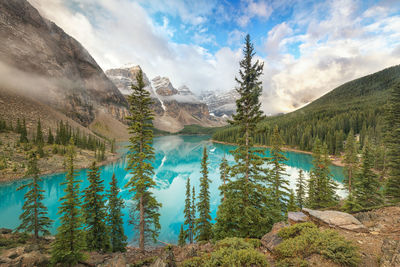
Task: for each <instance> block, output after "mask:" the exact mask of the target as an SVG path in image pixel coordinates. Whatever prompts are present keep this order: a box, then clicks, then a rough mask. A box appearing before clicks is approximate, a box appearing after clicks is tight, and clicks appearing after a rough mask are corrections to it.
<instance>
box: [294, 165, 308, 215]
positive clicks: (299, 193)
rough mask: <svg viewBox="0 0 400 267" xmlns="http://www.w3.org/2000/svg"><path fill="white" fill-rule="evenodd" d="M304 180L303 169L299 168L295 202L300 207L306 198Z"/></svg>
mask: <svg viewBox="0 0 400 267" xmlns="http://www.w3.org/2000/svg"><path fill="white" fill-rule="evenodd" d="M306 188H307V185H306V181H305V179H304V174H303V170H302V169H300V170H299V176H298V177H297V181H296V202H297V205H298V206H299V207H300V209H302V208H303V207H304V204H305V200H306Z"/></svg>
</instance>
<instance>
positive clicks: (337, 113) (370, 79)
mask: <svg viewBox="0 0 400 267" xmlns="http://www.w3.org/2000/svg"><path fill="white" fill-rule="evenodd" d="M399 82H400V65H397V66H393V67H390V68H387V69H384V70H382V71H379V72H376V73H373V74H370V75H367V76H365V77H361V78H359V79H355V80H353V81H350V82H347V83H345V84H343V85H341V86H339V87H337V88H335V89H333V90H332V91H330V92H329V93H327V94H325V95H324V96H322V97H320V98H319V99H317V100H315V101H313V102H312V103H310V104H308V105H306V106H304V107H302V108H301V109H298V110H296V111H293V112H291V113H288V114H284V115H279V116H271V117H267V118H266V119H265V120H264V121H263V122H262V123H260V125H259V129H260V132H259V133H258V134H257V135H256V136H255V141H256V142H257V143H258V144H263V145H269V144H270V137H271V134H272V131H273V128H274V126H275V125H277V126H278V127H279V129H280V132H281V135H282V137H283V139H284V142H285V144H286V145H287V146H291V147H295V148H298V149H301V150H311V149H312V146H313V143H314V141H315V140H316V139H317V138H318V139H320V140H321V141H323V142H325V143H326V144H327V147H328V151H329V153H331V154H337V155H339V154H340V153H341V152H343V149H344V146H343V144H344V142H345V139H346V137H347V135H348V134H349V132H350V130H353V132H354V133H355V134H357V135H358V136H359V141H360V145H361V146H362V145H363V143H364V141H365V140H366V139H367V138H368V139H370V140H371V141H372V142H373V143H374V144H376V145H379V144H382V141H383V129H384V112H385V104H386V102H387V99H388V96H389V92H390V89H391V88H392V87H393V86H394V85H395V84H396V83H399ZM237 136H238V132H237V129H236V128H232V127H228V128H225V129H223V130H221V131H218V132H216V133H215V134H214V136H213V138H214V139H215V140H219V141H227V142H236V141H237Z"/></svg>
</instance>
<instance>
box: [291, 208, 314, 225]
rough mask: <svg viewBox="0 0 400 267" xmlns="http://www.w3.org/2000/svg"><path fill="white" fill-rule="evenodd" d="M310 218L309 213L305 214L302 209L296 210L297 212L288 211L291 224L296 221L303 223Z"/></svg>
mask: <svg viewBox="0 0 400 267" xmlns="http://www.w3.org/2000/svg"><path fill="white" fill-rule="evenodd" d="M308 220H309V219H308V217H307V215H305V214H304V213H303V212H301V211H296V212H292V211H291V212H288V221H289V223H290V224H295V223H303V222H307V221H308Z"/></svg>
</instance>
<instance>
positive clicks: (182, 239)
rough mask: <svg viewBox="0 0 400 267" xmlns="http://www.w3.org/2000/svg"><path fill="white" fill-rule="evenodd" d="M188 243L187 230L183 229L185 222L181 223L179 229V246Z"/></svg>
mask: <svg viewBox="0 0 400 267" xmlns="http://www.w3.org/2000/svg"><path fill="white" fill-rule="evenodd" d="M184 245H186V231H185V230H183V224H181V230H180V231H179V237H178V246H180V247H183V246H184Z"/></svg>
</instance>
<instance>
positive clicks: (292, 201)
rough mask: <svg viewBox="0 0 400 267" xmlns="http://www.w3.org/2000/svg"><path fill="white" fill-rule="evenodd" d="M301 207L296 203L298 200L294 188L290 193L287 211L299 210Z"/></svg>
mask: <svg viewBox="0 0 400 267" xmlns="http://www.w3.org/2000/svg"><path fill="white" fill-rule="evenodd" d="M298 209H299V208H298V206H297V205H296V200H295V195H294V192H293V190H290V194H289V201H288V204H287V211H288V212H289V211H297V210H298Z"/></svg>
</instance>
